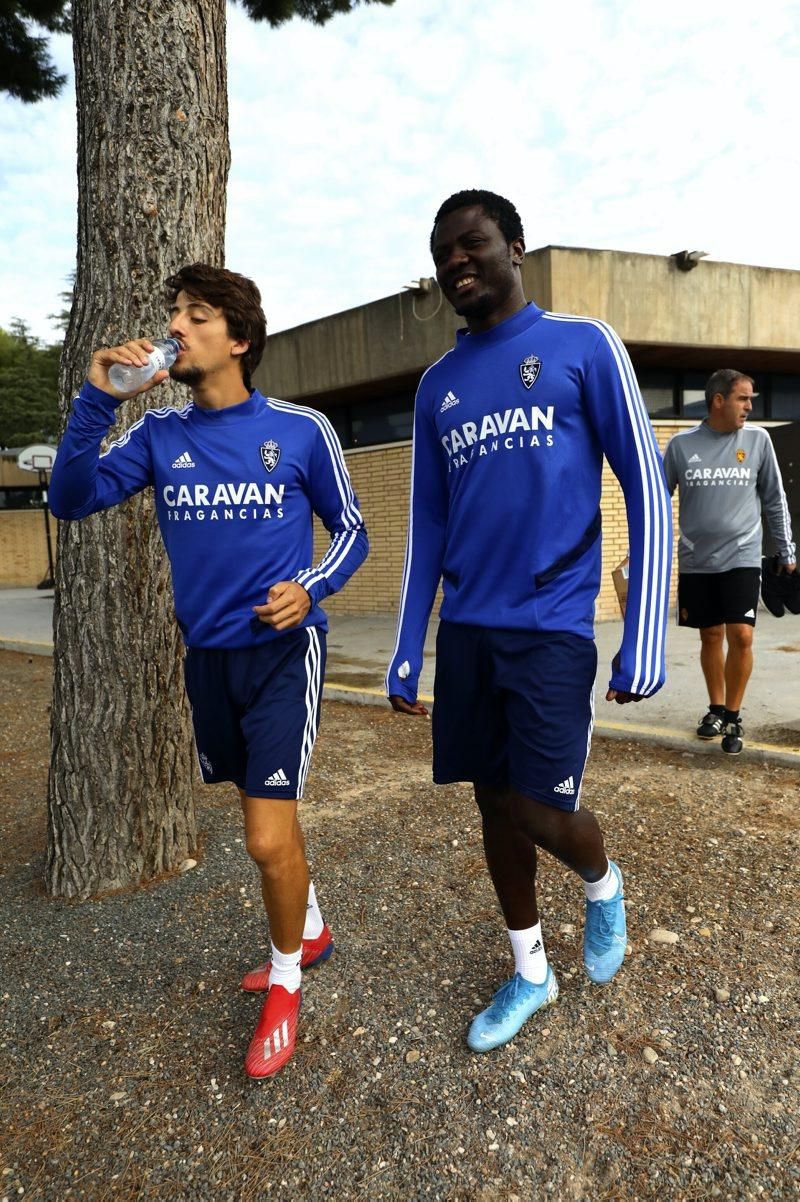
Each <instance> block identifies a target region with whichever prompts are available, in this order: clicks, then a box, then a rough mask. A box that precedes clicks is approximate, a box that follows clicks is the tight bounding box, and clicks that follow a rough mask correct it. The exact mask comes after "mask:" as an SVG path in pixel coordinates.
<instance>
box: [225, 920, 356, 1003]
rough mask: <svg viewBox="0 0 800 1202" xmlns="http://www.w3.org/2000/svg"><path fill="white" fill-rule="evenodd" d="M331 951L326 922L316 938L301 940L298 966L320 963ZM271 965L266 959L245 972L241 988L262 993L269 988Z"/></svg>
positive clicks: (329, 935)
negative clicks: (264, 962) (257, 966)
mask: <svg viewBox="0 0 800 1202" xmlns="http://www.w3.org/2000/svg"><path fill="white" fill-rule="evenodd" d="M332 951H333V937H332V936H331V933H330V931H329V930H328V925H327V923H326V924H325V926H324V927H323V928H322V930H321V931H320V933H319V935H318V936H317V938H316V939H304V940H303V942H302V952H301V955H300V967H301V968H314V966H315V965H316V964H322V963H323V961H325V960H327V959H328V957H329V956H330V954H331V952H332ZM271 967H272V963H271V961H268V962H267V963H266V964H262V965H261V966H260V967H259V968H254V969H253V971H252V972H248V973H246V974H245V975H244V976H243V977H242V989H245V990H247V992H248V993H263V992H264V990H265V989H269V970H270V968H271Z"/></svg>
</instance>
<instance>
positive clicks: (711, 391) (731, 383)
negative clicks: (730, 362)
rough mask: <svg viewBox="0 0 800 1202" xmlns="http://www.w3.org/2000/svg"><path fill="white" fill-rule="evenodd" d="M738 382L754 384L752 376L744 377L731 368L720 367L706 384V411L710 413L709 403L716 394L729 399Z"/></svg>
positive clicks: (742, 373)
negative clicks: (743, 381) (746, 381)
mask: <svg viewBox="0 0 800 1202" xmlns="http://www.w3.org/2000/svg"><path fill="white" fill-rule="evenodd" d="M740 380H749V381H750V383H751V384H755V380H753V378H752V376H746V375H745V374H744V372H743V371H736V369H735V368H733V367H721V368H720V369H719V370H718V371H715V372H714V374H713V376H709V377H708V382H707V384H706V409H708V412H709V413H710V412H711V402H712V401H713V399H714V397H715V396H716V395H717V393H719V394H720V396H723V397H726V398H727V397H729V396H730V394H731V392H732V391H733V389H734V388H735V387H736V385H737V384H738V383H739V381H740Z"/></svg>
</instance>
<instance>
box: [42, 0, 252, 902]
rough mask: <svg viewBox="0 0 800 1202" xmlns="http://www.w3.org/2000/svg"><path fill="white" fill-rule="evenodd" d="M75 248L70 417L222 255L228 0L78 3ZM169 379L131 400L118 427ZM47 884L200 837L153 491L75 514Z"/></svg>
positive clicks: (63, 572)
mask: <svg viewBox="0 0 800 1202" xmlns="http://www.w3.org/2000/svg"><path fill="white" fill-rule="evenodd" d="M73 7H74V57H75V76H76V92H77V108H78V193H79V200H78V262H77V280H76V287H75V302H74V305H73V309H72V314H71V318H70V324H69V328H68V331H67V336H66V341H65V346H64V355H63V359H62V367H61V381H60V386H61V396H62V418H63V419H64V420H65V419H66V416H67V413H68V411H69V407H70V403H71V402H70V398H71V397H72V396H73V395H74V394H75V392H76V391H77V389H78V388H79V387H80V383H81V381H82V379H83V377H84V375H85V373H86V369H87V366H88V362H89V358H90V356H91V353H92V351H93V350H94V349H95V348H96V347H98V346H109V345H115V344H117V343H119V342H121V341H124V340H125V339H126V338H130V337H141V336H146V337H155V336H158V335H160V334H162V333H163V331H164V329H165V325H166V312H165V305H164V301H163V282H164V279H165V277H166V276H168V275H169V274H171V273H172V272H173V271H174V270H175V269H176V268H178V267H180V266H181V265H182V264H185V263H191V262H195V261H197V260H203V261H205V262H210V263H216V264H222V263H223V260H224V235H225V189H226V183H227V175H228V167H229V162H230V152H229V148H228V107H227V89H226V61H225V0H76V2H75V4H74V6H73ZM186 399H187V395H186V393H185V392H184V391H183V390H182V389H180V388H178V387H177V386H175V385H168V386H163V387H161V388H159V389H156V390H154V391H153V392H150V393H148V394H147V396H146V398H142V399H140V398H136V399H134V400H133V401H128V402H126V403H125V404H124V405H123V406H122V408H121V410H120V411H119V421H118V424H117V425H116V426H115V427H114V429H113V432H112V437H115V438H116V437H118V436H119V435H120V433H122V431H123V430H124V429H125V428H127V426H129V425H130V424H131V423H132V422H133V421H136V420H137V419H138V418H140V417H141V416H142V413H143V412H144V410H145V408H146V407H147V406H148V405H149V406H152V407H160V406H163V405H168V404H180V403H182V402H183V401H184V400H186ZM54 642H55V653H54V693H53V710H52V721H51V765H50V783H49V799H48V800H49V827H48V849H47V866H46V884H47V888H48V890H49V891H50V892H51V893H53V894H55V895H57V896H60V897H68V898H85V897H88V896H90V895H92V894H95V893H98V892H101V891H104V890H108V889H117V888H120V887H123V886H125V885H130V884H133V883H137V882H140V881H144V880H147V879H149V878H150V877H152V876H153V875H155V874H156V873H159V872H163V871H168V870H169V869H172V868H174V867H175V866H176V865H177V864H179V863H180V861H181V860H182V859H183V858H184V857H185V856H186V855H187V854H188V853H189V851H191V850H192V848H193V847H194V846H195V838H196V831H195V819H194V809H193V803H192V780H193V771H194V768H193V765H194V752H193V748H192V739H191V727H190V720H189V712H188V706H187V703H186V700H185V695H184V690H183V679H182V672H181V662H182V656H183V653H182V647H181V642H180V637H179V634H178V630H177V626H176V623H175V618H174V612H173V604H172V589H171V585H170V580H169V567H168V564H167V562H166V556H165V553H164V550H163V546H162V543H161V538H160V535H159V532H158V527H157V523H156V518H155V507H154V503H153V499H152V495H151V492H150V490H149V489H148V490H147V491H146V492H145V493H144V494H141V495H140V496H138V497H134V498H132V499H131V500H130V501H128V502H126V503H125V504H124V505H122V506H120V507H118V508H117V509H114V510H111V511H109V512H107V513H104V514H98V515H96V516H94V517H91V518H87V519H86V520H85V521H83V522H63V523H60V528H59V537H58V560H57V567H56V605H55V616H54Z"/></svg>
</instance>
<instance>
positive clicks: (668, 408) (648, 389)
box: [636, 367, 676, 417]
mask: <svg viewBox="0 0 800 1202" xmlns="http://www.w3.org/2000/svg"><path fill="white" fill-rule="evenodd" d="M636 374H637V377H638V380H639V388H640V389H641V393H642V396H643V397H644V403H645V405H646V406H647V412H648V413H649V414H650V416H651V417H673V416H674V415H675V391H676V389H675V372H674V371H668V370H658V369H656V368H652V367H643V368H641V369H640V370H639V371H638V372H637V373H636Z"/></svg>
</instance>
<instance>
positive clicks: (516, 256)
mask: <svg viewBox="0 0 800 1202" xmlns="http://www.w3.org/2000/svg"><path fill="white" fill-rule="evenodd" d="M508 249H509V252H510V254H511V262H512V263H513V264H514V266H515V267H521V266H522V260H523V259H524V258H525V243H524V242H523V240H522V239H521V238H515V239H514V241H513V242H511V243H509V247H508Z"/></svg>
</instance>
